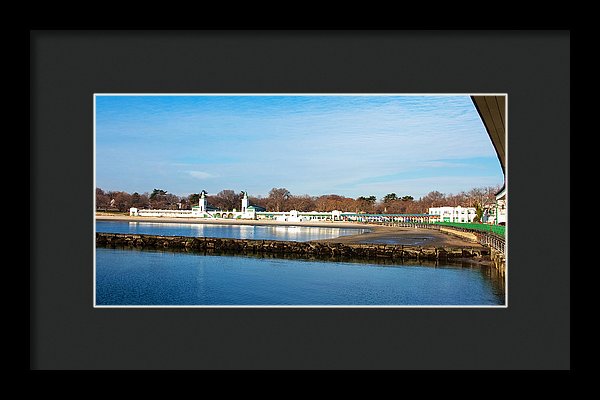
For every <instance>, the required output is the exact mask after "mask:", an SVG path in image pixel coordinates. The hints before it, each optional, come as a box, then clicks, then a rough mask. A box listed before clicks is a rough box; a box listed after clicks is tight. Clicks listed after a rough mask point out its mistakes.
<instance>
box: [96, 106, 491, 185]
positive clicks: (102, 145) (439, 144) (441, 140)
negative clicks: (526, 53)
mask: <svg viewBox="0 0 600 400" xmlns="http://www.w3.org/2000/svg"><path fill="white" fill-rule="evenodd" d="M96 114H97V121H96V138H97V142H96V159H97V165H96V173H97V183H98V185H99V186H100V187H103V188H104V189H109V190H111V189H117V188H118V189H119V190H128V191H140V190H141V191H145V190H152V188H154V187H161V188H164V189H165V190H168V191H169V192H171V193H181V194H186V193H188V194H189V193H197V192H198V190H199V189H198V186H200V185H201V186H202V187H203V188H204V189H206V190H208V191H209V192H211V191H214V192H218V191H220V190H222V189H234V190H242V189H246V190H248V191H250V192H251V193H252V194H254V195H259V194H260V195H266V194H267V193H268V192H269V190H270V189H271V188H273V187H286V188H287V189H288V190H290V191H291V192H292V193H294V194H313V195H317V194H325V193H339V194H343V195H346V196H351V197H357V196H361V195H376V196H378V197H380V196H382V195H385V194H386V193H389V192H396V193H398V192H400V191H402V192H407V193H409V194H411V195H413V196H418V195H419V193H421V192H423V191H424V192H427V191H431V190H440V191H442V187H443V191H450V192H458V191H461V190H465V189H469V188H471V187H475V186H477V185H478V184H479V183H480V182H484V181H485V182H488V181H495V184H501V183H502V181H503V175H502V170H501V168H500V164H499V163H498V162H497V156H496V154H495V151H494V148H493V146H492V143H491V141H490V139H489V137H488V136H487V133H486V131H485V128H484V126H483V123H482V122H481V120H480V118H479V116H478V115H477V111H476V110H475V107H474V106H473V104H472V102H471V100H470V98H469V97H468V96H292V97H286V96H283V97H278V96H264V97H263V96H253V97H248V96H167V97H162V96H146V97H143V96H131V97H130V96H114V97H111V96H103V97H100V98H98V99H97V104H96ZM123 171H127V173H126V174H124V173H123ZM216 171H218V174H217V173H216ZM453 177H456V178H453ZM425 178H427V180H423V179H425ZM411 179H413V180H411ZM199 181H201V183H200V184H199ZM398 185H401V186H400V189H401V190H400V189H398Z"/></svg>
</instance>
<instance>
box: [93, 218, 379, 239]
mask: <svg viewBox="0 0 600 400" xmlns="http://www.w3.org/2000/svg"><path fill="white" fill-rule="evenodd" d="M369 231H370V229H362V228H329V227H315V226H276V225H275V226H273V225H220V224H219V225H217V224H215V225H212V224H189V223H176V222H125V221H96V232H108V233H129V234H146V235H164V236H189V237H218V238H229V239H255V240H288V241H296V242H306V241H310V240H322V239H333V238H336V237H340V236H348V235H358V234H361V233H365V232H369Z"/></svg>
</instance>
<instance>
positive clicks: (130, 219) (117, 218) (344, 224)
mask: <svg viewBox="0 0 600 400" xmlns="http://www.w3.org/2000/svg"><path fill="white" fill-rule="evenodd" d="M96 220H98V221H125V222H165V223H181V224H207V225H209V224H210V225H279V226H313V227H318V228H324V227H325V228H356V229H374V228H382V227H381V226H379V225H368V224H364V223H358V222H343V221H335V222H325V221H324V222H318V221H302V222H287V221H273V220H268V219H257V220H249V219H243V220H240V219H223V218H220V219H203V218H186V217H178V218H169V217H132V216H129V215H98V214H96Z"/></svg>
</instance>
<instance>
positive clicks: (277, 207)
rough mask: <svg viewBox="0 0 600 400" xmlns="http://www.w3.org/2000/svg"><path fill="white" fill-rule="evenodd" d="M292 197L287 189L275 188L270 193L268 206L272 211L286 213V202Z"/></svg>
mask: <svg viewBox="0 0 600 400" xmlns="http://www.w3.org/2000/svg"><path fill="white" fill-rule="evenodd" d="M290 196H291V193H290V191H289V190H287V189H286V188H273V189H271V191H270V192H269V197H268V201H267V206H268V208H269V209H270V210H271V211H276V212H280V211H284V210H285V209H286V208H287V207H286V202H287V200H288V199H289V198H290ZM288 211H289V210H288Z"/></svg>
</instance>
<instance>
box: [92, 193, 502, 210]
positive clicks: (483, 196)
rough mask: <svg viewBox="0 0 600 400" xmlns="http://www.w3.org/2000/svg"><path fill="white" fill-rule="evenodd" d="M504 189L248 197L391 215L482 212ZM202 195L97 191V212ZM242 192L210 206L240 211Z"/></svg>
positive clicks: (188, 202)
mask: <svg viewBox="0 0 600 400" xmlns="http://www.w3.org/2000/svg"><path fill="white" fill-rule="evenodd" d="M500 189H501V186H488V187H480V188H473V189H471V190H469V191H468V192H460V193H458V194H444V193H440V192H438V191H432V192H429V193H427V194H426V195H425V196H423V197H420V198H419V199H416V200H415V199H414V198H413V197H412V196H410V195H397V194H396V193H389V194H387V195H385V196H384V197H383V198H382V199H377V198H376V197H375V196H372V195H371V196H360V197H357V198H355V199H354V198H351V197H344V196H340V195H337V194H326V195H322V196H309V195H293V194H291V193H290V191H289V190H287V189H285V188H273V189H271V191H270V192H269V194H268V195H267V196H266V197H262V196H258V197H253V196H248V198H249V202H250V204H253V205H257V206H261V207H265V208H266V209H267V211H290V210H298V211H332V210H340V211H346V212H366V213H388V214H417V213H426V212H427V210H428V208H429V207H440V206H454V207H456V206H463V207H477V208H478V209H481V208H483V207H485V206H486V205H491V204H493V203H494V201H495V194H496V193H497V192H498V191H499V190H500ZM199 199H200V194H199V193H192V194H190V195H188V196H176V195H174V194H171V193H168V192H167V191H166V190H163V189H154V190H153V191H152V192H144V193H138V192H135V193H131V194H130V193H127V192H122V191H105V190H103V189H100V188H96V209H97V210H107V211H121V212H125V211H128V210H129V208H131V207H137V208H140V209H170V210H177V209H184V210H189V209H191V208H192V206H195V205H198V201H199ZM241 199H242V193H239V192H235V191H233V190H221V191H220V192H219V193H217V194H214V195H211V194H208V195H207V201H208V204H209V205H212V206H214V207H217V208H219V209H221V210H233V209H234V208H235V209H237V210H239V209H240V206H241Z"/></svg>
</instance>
